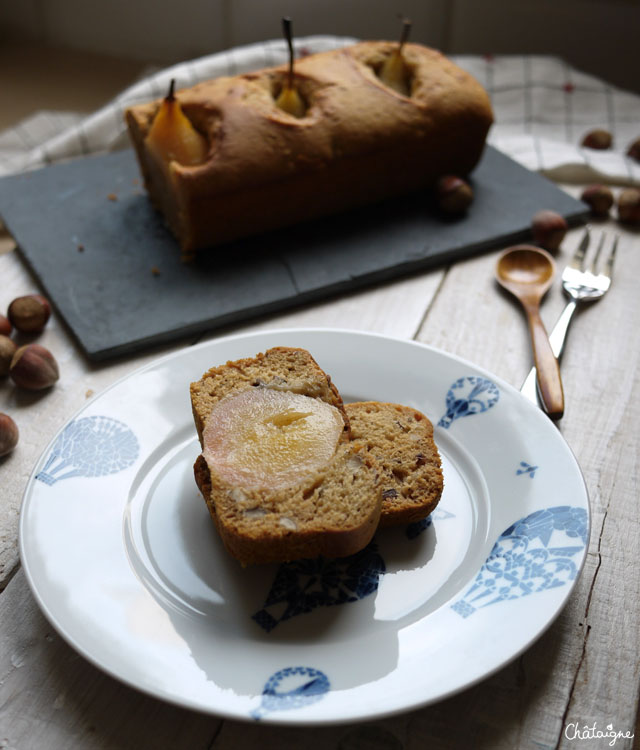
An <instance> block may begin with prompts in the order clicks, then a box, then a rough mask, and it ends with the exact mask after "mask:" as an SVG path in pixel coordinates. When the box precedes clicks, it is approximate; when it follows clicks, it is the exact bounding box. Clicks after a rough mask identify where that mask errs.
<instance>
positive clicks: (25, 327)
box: [7, 294, 51, 333]
mask: <svg viewBox="0 0 640 750" xmlns="http://www.w3.org/2000/svg"><path fill="white" fill-rule="evenodd" d="M7 314H8V317H9V320H10V321H11V323H12V324H13V326H14V328H16V329H17V330H18V331H21V332H22V333H40V331H41V330H42V329H43V328H44V327H45V326H46V324H47V321H48V320H49V317H50V315H51V305H50V304H49V301H48V300H47V299H46V298H45V297H43V296H42V295H41V294H26V295H25V296H24V297H16V299H14V300H13V302H11V304H10V305H9V310H8V311H7Z"/></svg>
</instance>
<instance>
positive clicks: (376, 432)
mask: <svg viewBox="0 0 640 750" xmlns="http://www.w3.org/2000/svg"><path fill="white" fill-rule="evenodd" d="M345 408H346V411H347V416H348V417H349V423H350V426H351V434H352V435H353V438H354V439H356V440H361V441H362V442H363V443H364V444H365V445H366V449H367V452H368V453H369V455H370V456H372V457H373V458H375V460H376V462H377V463H378V464H379V466H380V469H381V482H382V512H381V514H380V526H396V525H399V524H409V523H413V522H415V521H419V520H422V519H423V518H426V517H427V516H428V515H429V514H430V513H431V512H432V511H433V510H434V509H435V507H436V505H437V504H438V502H439V501H440V496H441V495H442V490H443V476H442V466H441V460H440V454H439V453H438V449H437V447H436V444H435V443H434V441H433V425H432V424H431V422H430V421H429V419H428V418H427V417H426V416H425V415H424V414H422V413H421V412H419V411H418V410H417V409H412V408H410V407H408V406H401V405H399V404H390V403H380V402H377V401H365V402H358V403H351V404H347V405H346V407H345Z"/></svg>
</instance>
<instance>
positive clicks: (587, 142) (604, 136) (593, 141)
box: [582, 128, 613, 151]
mask: <svg viewBox="0 0 640 750" xmlns="http://www.w3.org/2000/svg"><path fill="white" fill-rule="evenodd" d="M612 143H613V136H612V135H611V133H610V132H609V131H608V130H603V129H602V128H596V129H595V130H590V131H589V132H588V133H585V135H584V137H583V138H582V145H583V146H584V147H585V148H595V149H597V150H599V151H604V150H605V149H607V148H611V145H612Z"/></svg>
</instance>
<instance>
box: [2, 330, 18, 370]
mask: <svg viewBox="0 0 640 750" xmlns="http://www.w3.org/2000/svg"><path fill="white" fill-rule="evenodd" d="M17 348H18V345H17V344H16V343H15V341H13V339H10V338H9V337H8V336H3V335H2V334H0V376H2V375H8V374H9V367H10V366H11V360H12V359H13V355H14V354H15V353H16V349H17Z"/></svg>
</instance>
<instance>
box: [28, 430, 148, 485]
mask: <svg viewBox="0 0 640 750" xmlns="http://www.w3.org/2000/svg"><path fill="white" fill-rule="evenodd" d="M139 453H140V446H139V444H138V440H137V438H136V436H135V435H134V434H133V432H132V431H131V430H130V429H129V427H127V425H126V424H123V423H122V422H119V421H118V420H117V419H112V418H111V417H102V416H96V417H81V418H79V419H74V420H73V422H70V423H69V424H68V425H67V426H66V427H65V428H64V430H63V431H62V432H61V433H60V435H58V438H57V440H56V441H55V443H54V444H53V448H52V449H51V455H50V456H49V458H48V459H47V462H46V464H45V465H44V467H43V469H42V471H40V472H38V474H36V479H39V480H40V481H41V482H44V483H45V484H48V485H52V484H54V483H55V482H59V481H60V480H62V479H69V478H71V477H103V476H106V475H107V474H115V473H117V472H119V471H123V470H124V469H126V468H127V467H129V466H131V464H133V463H134V461H135V460H136V459H137V458H138V454H139Z"/></svg>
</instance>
